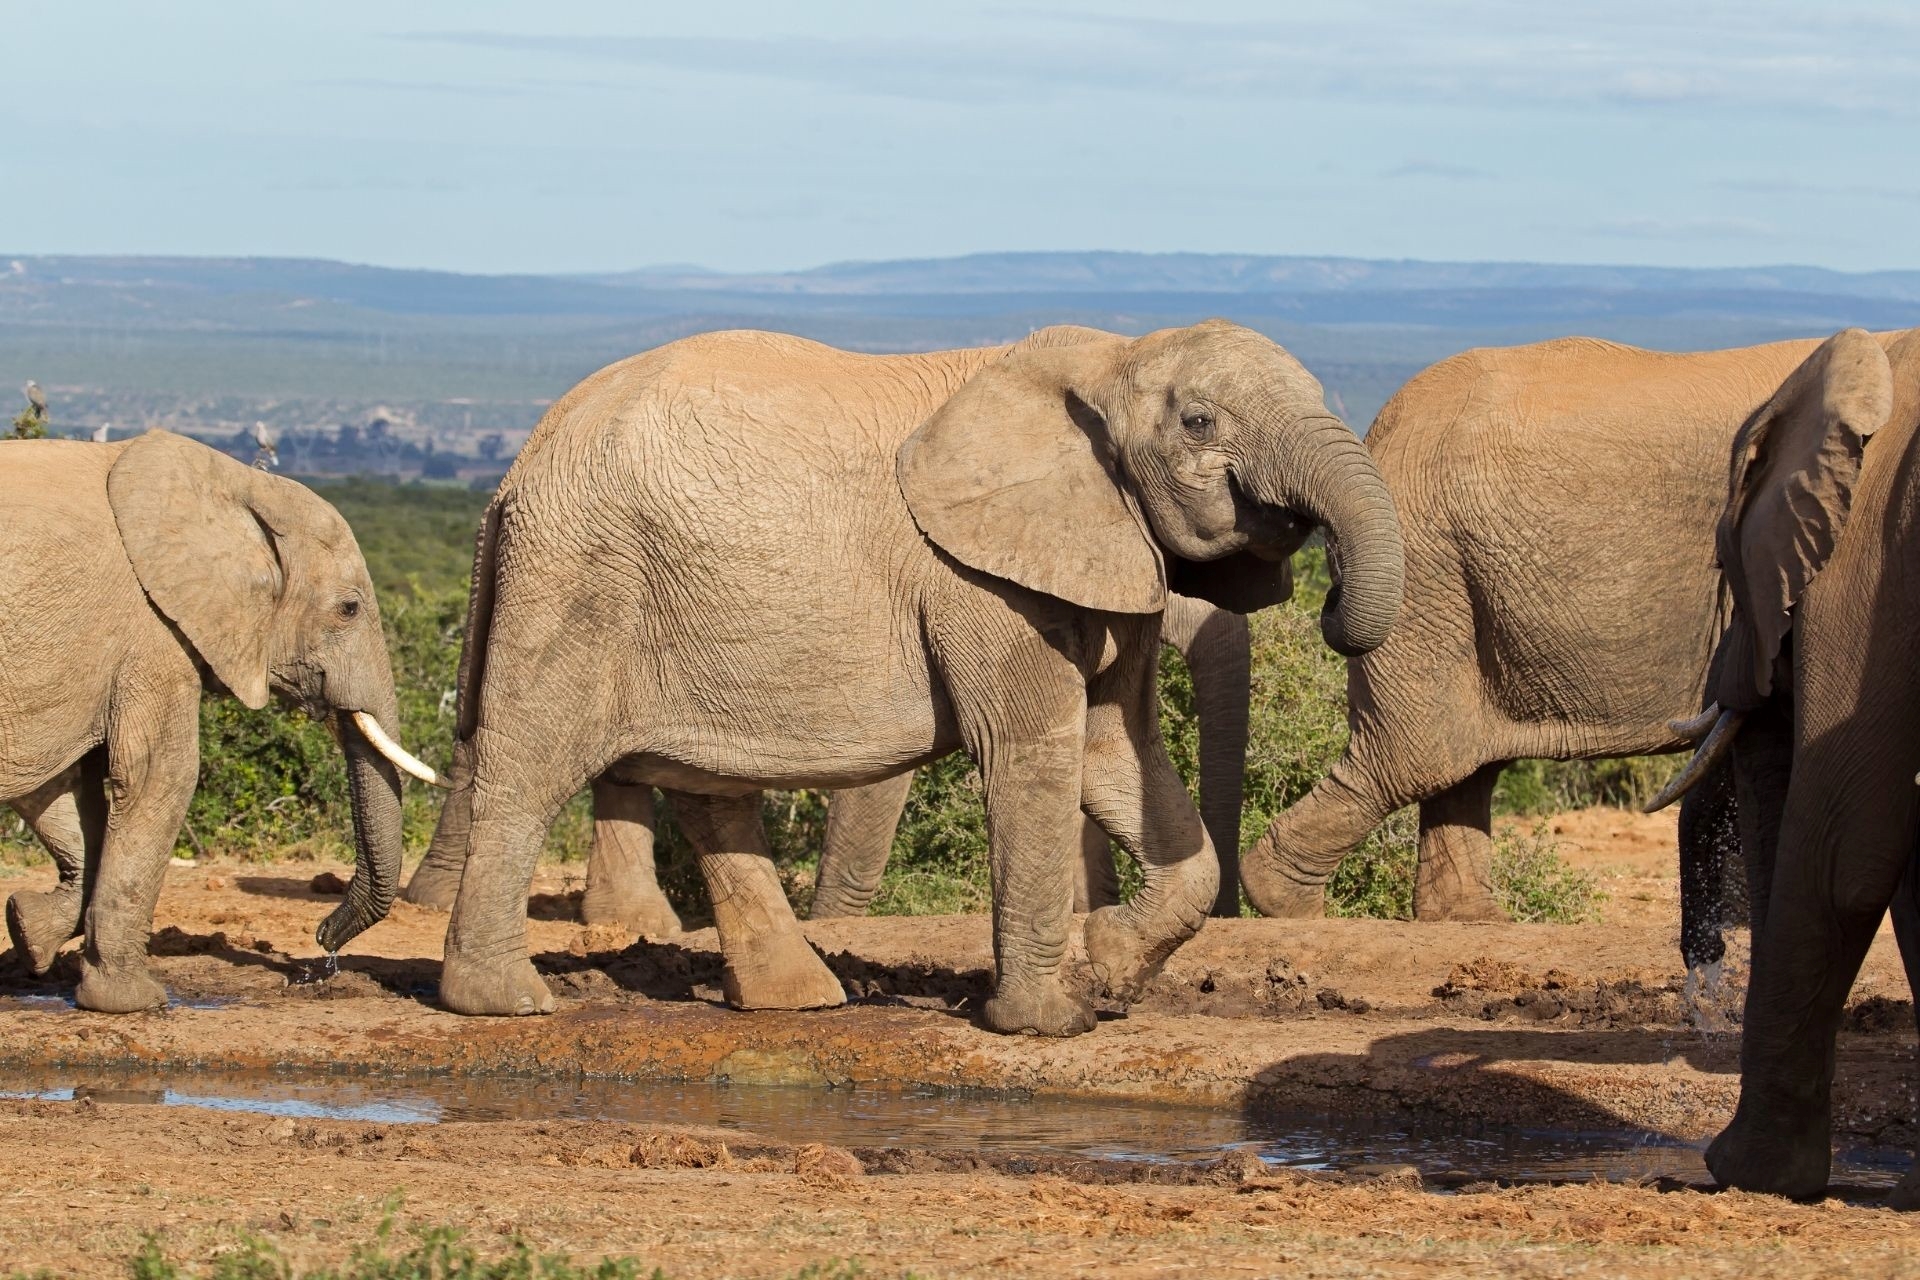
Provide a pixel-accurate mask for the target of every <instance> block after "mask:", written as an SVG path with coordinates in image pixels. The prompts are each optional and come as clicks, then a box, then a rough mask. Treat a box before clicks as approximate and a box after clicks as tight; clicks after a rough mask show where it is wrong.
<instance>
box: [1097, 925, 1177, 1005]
mask: <svg viewBox="0 0 1920 1280" xmlns="http://www.w3.org/2000/svg"><path fill="white" fill-rule="evenodd" d="M1125 910H1126V908H1124V907H1102V908H1100V909H1099V910H1098V911H1096V912H1094V913H1093V914H1092V915H1090V916H1088V917H1087V932H1086V941H1087V960H1088V961H1089V963H1090V964H1091V965H1092V967H1093V975H1094V982H1095V983H1096V985H1097V986H1098V988H1099V990H1100V991H1101V993H1102V994H1105V995H1108V996H1111V997H1112V998H1113V999H1115V1000H1120V1001H1123V1002H1125V1003H1127V1004H1132V1003H1133V1002H1134V1001H1136V1000H1138V999H1139V998H1140V997H1141V996H1143V995H1145V994H1146V992H1147V984H1148V983H1150V982H1152V981H1153V980H1154V978H1155V977H1156V976H1157V975H1158V974H1159V972H1160V969H1161V967H1162V966H1164V965H1165V964H1166V963H1167V958H1168V957H1169V956H1171V955H1172V954H1173V952H1174V950H1175V949H1176V948H1177V947H1178V946H1179V945H1180V943H1181V942H1183V941H1185V939H1184V938H1176V939H1172V940H1171V941H1162V942H1158V943H1155V942H1153V941H1151V940H1150V939H1148V938H1145V937H1143V936H1141V934H1140V932H1139V931H1138V930H1136V929H1135V928H1134V927H1133V926H1132V925H1130V924H1128V923H1127V922H1126V919H1125V917H1124V915H1123V912H1125Z"/></svg>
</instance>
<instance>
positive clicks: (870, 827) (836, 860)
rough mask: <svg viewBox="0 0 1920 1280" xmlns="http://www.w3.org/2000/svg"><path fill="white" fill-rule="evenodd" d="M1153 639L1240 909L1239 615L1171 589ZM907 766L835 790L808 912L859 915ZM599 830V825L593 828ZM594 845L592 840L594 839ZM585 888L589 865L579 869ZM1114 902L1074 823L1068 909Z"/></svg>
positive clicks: (1205, 817) (1098, 845) (1101, 835)
mask: <svg viewBox="0 0 1920 1280" xmlns="http://www.w3.org/2000/svg"><path fill="white" fill-rule="evenodd" d="M1160 638H1161V640H1162V641H1163V642H1164V643H1166V644H1167V645H1169V646H1171V647H1172V648H1174V649H1176V650H1178V651H1179V653H1180V656H1181V657H1183V658H1185V659H1186V660H1187V663H1188V668H1189V670H1190V671H1191V672H1192V675H1193V695H1194V709H1195V711H1196V712H1197V714H1198V716H1199V720H1200V816H1201V819H1202V821H1203V822H1204V823H1205V825H1206V828H1207V837H1208V838H1209V839H1210V840H1212V841H1213V847H1214V851H1215V853H1216V854H1217V855H1218V856H1219V858H1220V892H1219V894H1218V896H1217V897H1215V899H1214V903H1213V914H1214V915H1216V916H1228V917H1232V916H1237V915H1239V914H1240V801H1241V795H1242V793H1243V791H1244V790H1245V775H1246V767H1247V697H1248V682H1249V679H1250V670H1251V664H1252V654H1251V642H1250V640H1249V638H1248V633H1247V622H1246V619H1245V618H1243V617H1242V616H1240V615H1239V614H1236V613H1231V612H1229V611H1228V610H1225V609H1219V608H1216V607H1214V606H1213V605H1211V604H1208V603H1207V602H1206V601H1204V600H1194V599H1190V598H1188V597H1186V596H1180V595H1175V596H1170V597H1169V598H1168V600H1167V611H1166V613H1165V614H1164V615H1162V619H1161V628H1160ZM912 781H913V775H911V774H903V775H901V776H900V777H898V778H889V779H887V780H886V781H884V782H876V783H873V784H871V785H869V786H865V787H857V788H854V789H853V790H850V791H839V792H836V793H834V797H833V800H832V802H831V804H830V806H829V807H828V810H827V844H826V848H825V849H824V850H823V851H822V852H821V854H820V873H819V878H818V880H817V881H816V882H815V887H814V891H813V907H812V910H811V911H810V912H809V914H810V915H811V916H812V917H813V918H814V919H816V920H824V919H829V918H831V917H834V916H858V915H865V914H866V911H867V905H868V904H869V903H870V902H872V901H873V896H874V894H876V893H877V892H879V889H880V877H881V874H882V873H883V872H884V871H885V870H886V867H887V855H888V854H889V853H890V852H892V849H893V835H894V831H895V829H896V828H898V826H899V825H900V815H901V813H902V812H903V811H904V810H905V808H906V804H907V793H908V791H909V790H910V788H911V785H912ZM596 834H597V832H596ZM596 852H597V846H596ZM587 885H588V892H589V893H591V892H592V886H593V864H591V863H589V865H588V868H587ZM1119 901H1120V882H1119V879H1118V877H1117V876H1116V874H1115V871H1114V865H1113V849H1112V846H1111V845H1110V844H1109V842H1108V840H1107V835H1106V832H1104V831H1102V830H1101V829H1100V826H1099V824H1098V823H1096V822H1095V821H1093V819H1091V818H1088V817H1084V816H1083V818H1082V822H1081V856H1080V859H1079V861H1078V863H1077V865H1076V866H1075V869H1074V876H1073V909H1074V910H1075V911H1076V912H1087V911H1096V910H1098V909H1099V908H1101V907H1108V906H1113V905H1115V904H1116V903H1118V902H1119Z"/></svg>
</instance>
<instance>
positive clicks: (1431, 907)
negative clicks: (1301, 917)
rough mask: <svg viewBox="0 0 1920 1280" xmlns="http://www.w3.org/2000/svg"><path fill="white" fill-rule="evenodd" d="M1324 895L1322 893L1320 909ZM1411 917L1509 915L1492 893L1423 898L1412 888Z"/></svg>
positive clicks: (1470, 919) (1473, 919) (1463, 918)
mask: <svg viewBox="0 0 1920 1280" xmlns="http://www.w3.org/2000/svg"><path fill="white" fill-rule="evenodd" d="M1324 901H1325V895H1324V894H1323V895H1322V903H1323V906H1322V910H1323V911H1324V910H1325V907H1324ZM1413 918H1414V919H1415V920H1418V921H1421V922H1422V923H1426V924H1430V923H1434V922H1437V921H1454V922H1468V923H1478V922H1483V921H1497V922H1504V921H1506V920H1508V919H1510V918H1511V917H1509V916H1508V915H1507V913H1506V912H1504V911H1502V910H1501V909H1500V904H1499V903H1497V902H1495V901H1494V900H1493V895H1492V894H1471V895H1468V896H1464V897H1454V898H1445V897H1441V898H1424V897H1422V896H1421V894H1420V891H1419V890H1418V889H1417V888H1416V889H1415V890H1414V898H1413Z"/></svg>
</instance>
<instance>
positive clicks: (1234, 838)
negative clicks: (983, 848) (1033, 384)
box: [405, 595, 1717, 938]
mask: <svg viewBox="0 0 1920 1280" xmlns="http://www.w3.org/2000/svg"><path fill="white" fill-rule="evenodd" d="M1161 639H1162V640H1163V641H1164V642H1165V643H1167V644H1169V645H1171V646H1172V647H1173V648H1174V649H1176V650H1178V651H1179V653H1180V655H1181V656H1182V657H1184V658H1186V659H1187V661H1188V665H1189V669H1190V670H1191V672H1192V674H1193V689H1194V707H1195V710H1196V712H1197V713H1198V715H1199V719H1200V815H1201V819H1202V821H1203V822H1204V824H1205V825H1206V828H1207V836H1208V838H1209V839H1211V840H1212V841H1213V847H1214V849H1215V851H1216V853H1217V854H1218V856H1219V859H1220V890H1219V894H1218V896H1217V897H1216V898H1215V899H1214V905H1213V914H1214V915H1216V916H1229V917H1231V916H1237V915H1239V914H1240V854H1239V848H1240V801H1241V795H1242V792H1243V791H1244V789H1245V771H1246V755H1247V697H1248V681H1249V678H1250V668H1251V662H1252V654H1251V651H1250V641H1249V638H1248V632H1247V622H1246V619H1245V618H1244V617H1242V616H1241V615H1239V614H1237V613H1232V612H1230V611H1228V610H1225V609H1220V608H1217V607H1215V606H1213V605H1211V604H1208V603H1207V602H1206V601H1204V600H1194V599H1191V598H1189V597H1187V596H1181V595H1173V596H1169V598H1168V602H1167V611H1166V613H1165V614H1163V615H1162V621H1161ZM912 786H913V774H912V773H903V774H901V775H899V776H898V777H894V778H887V779H885V780H883V781H880V782H874V783H869V784H868V785H866V786H864V787H852V788H848V789H847V790H843V791H836V792H834V793H833V798H832V800H831V802H830V805H829V807H828V810H827V838H826V847H825V848H824V849H822V850H821V853H820V868H819V875H818V879H817V880H816V882H815V887H814V894H813V904H812V908H811V910H810V911H809V915H811V916H812V918H814V919H816V920H824V919H829V918H831V917H834V916H857V915H864V914H866V910H867V906H868V904H869V903H871V902H872V901H873V896H874V894H876V893H877V892H879V889H880V877H881V875H882V874H883V873H884V872H885V871H886V866H887V855H888V854H889V853H890V852H891V851H892V848H893V839H894V832H895V830H896V829H897V828H898V827H899V825H900V815H901V813H902V812H903V811H904V810H905V808H906V804H907V795H908V792H909V791H910V790H911V789H912ZM654 819H655V811H654V797H653V788H652V787H649V786H646V785H645V784H636V785H628V784H625V783H622V782H620V781H618V780H616V779H615V778H613V777H611V776H605V775H603V776H602V777H600V778H596V779H595V780H594V783H593V845H592V848H591V850H590V851H589V853H588V856H587V888H586V893H585V894H584V895H583V896H582V898H581V901H580V919H581V922H582V923H583V924H590V925H593V924H604V925H618V926H620V927H621V928H623V929H625V930H626V931H627V932H629V933H632V934H634V935H636V936H638V937H642V938H670V937H672V936H673V935H675V934H677V933H679V932H680V915H679V913H678V912H676V911H675V910H674V908H673V904H672V903H671V902H670V901H668V899H667V896H666V894H665V893H664V892H663V891H662V890H661V888H660V881H659V876H658V871H657V868H656V866H655V862H654V836H655V828H654ZM457 853H458V851H457V850H453V849H451V848H450V846H449V845H448V844H446V843H437V844H436V845H435V846H434V848H433V850H432V851H430V852H429V855H428V857H427V859H426V860H424V861H422V863H421V864H420V866H419V867H417V868H415V870H414V873H413V878H412V879H411V880H409V881H408V882H407V887H406V891H405V896H406V898H407V900H408V901H410V902H412V903H414V904H415V905H417V906H425V907H432V908H434V909H436V910H440V911H445V910H447V909H449V908H450V907H452V905H453V899H454V895H455V894H456V893H458V892H459V889H460V868H461V863H460V860H459V858H458V857H457V856H449V855H451V854H457ZM1119 901H1120V881H1119V878H1118V875H1117V874H1116V871H1115V868H1114V864H1113V847H1112V844H1111V843H1110V842H1109V841H1108V839H1107V834H1106V832H1105V831H1102V830H1101V829H1100V826H1099V824H1098V823H1096V822H1094V821H1093V819H1091V818H1089V817H1086V816H1085V815H1084V814H1083V815H1082V817H1081V857H1080V858H1079V860H1078V861H1077V862H1076V863H1075V865H1074V875H1073V909H1074V911H1076V912H1079V913H1085V912H1088V911H1093V910H1096V909H1098V908H1100V907H1107V906H1113V905H1116V904H1117V903H1118V902H1119ZM1716 936H1717V935H1716Z"/></svg>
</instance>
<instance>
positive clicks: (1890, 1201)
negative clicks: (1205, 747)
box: [1881, 1168, 1920, 1213]
mask: <svg viewBox="0 0 1920 1280" xmlns="http://www.w3.org/2000/svg"><path fill="white" fill-rule="evenodd" d="M1881 1203H1882V1204H1884V1205H1886V1206H1887V1208H1889V1209H1891V1210H1893V1211H1894V1212H1895V1213H1912V1212H1914V1211H1915V1210H1920V1168H1916V1169H1913V1170H1910V1171H1909V1172H1908V1174H1907V1176H1906V1177H1904V1178H1902V1179H1900V1181H1899V1183H1898V1185H1896V1186H1895V1187H1894V1189H1893V1190H1891V1191H1889V1192H1887V1198H1886V1199H1885V1200H1883V1201H1881Z"/></svg>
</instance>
